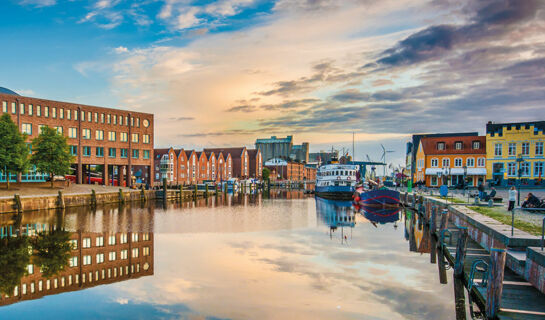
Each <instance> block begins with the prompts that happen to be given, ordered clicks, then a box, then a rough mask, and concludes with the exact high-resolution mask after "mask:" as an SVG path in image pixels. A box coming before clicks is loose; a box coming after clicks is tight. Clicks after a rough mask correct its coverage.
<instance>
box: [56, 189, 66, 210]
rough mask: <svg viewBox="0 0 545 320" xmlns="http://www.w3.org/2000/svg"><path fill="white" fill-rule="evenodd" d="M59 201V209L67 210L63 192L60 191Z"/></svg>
mask: <svg viewBox="0 0 545 320" xmlns="http://www.w3.org/2000/svg"><path fill="white" fill-rule="evenodd" d="M57 199H58V200H57V201H58V206H59V208H61V209H64V208H65V204H64V197H63V196H62V191H61V190H59V196H58V198H57Z"/></svg>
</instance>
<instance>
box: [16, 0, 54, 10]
mask: <svg viewBox="0 0 545 320" xmlns="http://www.w3.org/2000/svg"><path fill="white" fill-rule="evenodd" d="M19 4H20V5H25V6H26V5H28V6H34V7H38V8H40V7H50V6H54V5H56V4H57V0H21V1H19Z"/></svg>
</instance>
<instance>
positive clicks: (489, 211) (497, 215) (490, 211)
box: [468, 207, 541, 236]
mask: <svg viewBox="0 0 545 320" xmlns="http://www.w3.org/2000/svg"><path fill="white" fill-rule="evenodd" d="M468 208H469V209H471V210H473V211H476V212H478V213H480V214H483V215H485V216H488V217H490V218H492V219H494V220H497V221H499V222H501V223H503V224H506V225H509V226H510V225H511V213H509V212H508V211H507V210H505V209H504V208H501V209H500V208H494V207H492V208H490V207H468ZM515 228H517V229H519V230H522V231H526V232H528V233H530V234H533V235H536V236H539V235H541V226H538V225H535V224H533V223H530V222H527V221H524V220H522V219H519V218H516V217H515Z"/></svg>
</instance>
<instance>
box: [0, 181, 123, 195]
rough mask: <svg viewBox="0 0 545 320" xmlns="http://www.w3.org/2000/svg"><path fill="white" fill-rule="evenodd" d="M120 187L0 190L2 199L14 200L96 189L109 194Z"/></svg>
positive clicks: (28, 187)
mask: <svg viewBox="0 0 545 320" xmlns="http://www.w3.org/2000/svg"><path fill="white" fill-rule="evenodd" d="M119 188H120V187H111V186H101V185H91V184H70V186H69V187H62V188H60V187H54V188H51V187H50V186H49V184H48V185H47V186H45V185H44V186H40V187H38V186H24V185H22V186H20V185H15V184H12V185H11V186H10V189H9V190H6V189H5V184H4V185H3V188H2V189H0V199H4V198H13V195H15V194H18V195H20V196H21V197H43V196H56V195H58V194H59V190H61V191H62V193H63V194H65V195H67V194H82V193H91V190H92V189H94V190H95V192H96V193H109V192H117V191H119ZM122 189H123V191H129V190H130V189H128V188H124V187H122Z"/></svg>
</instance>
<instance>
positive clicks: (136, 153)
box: [132, 149, 140, 159]
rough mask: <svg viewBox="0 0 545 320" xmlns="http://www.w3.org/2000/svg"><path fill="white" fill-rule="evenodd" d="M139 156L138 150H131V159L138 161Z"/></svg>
mask: <svg viewBox="0 0 545 320" xmlns="http://www.w3.org/2000/svg"><path fill="white" fill-rule="evenodd" d="M139 155H140V150H138V149H132V158H133V159H138V156H139Z"/></svg>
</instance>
